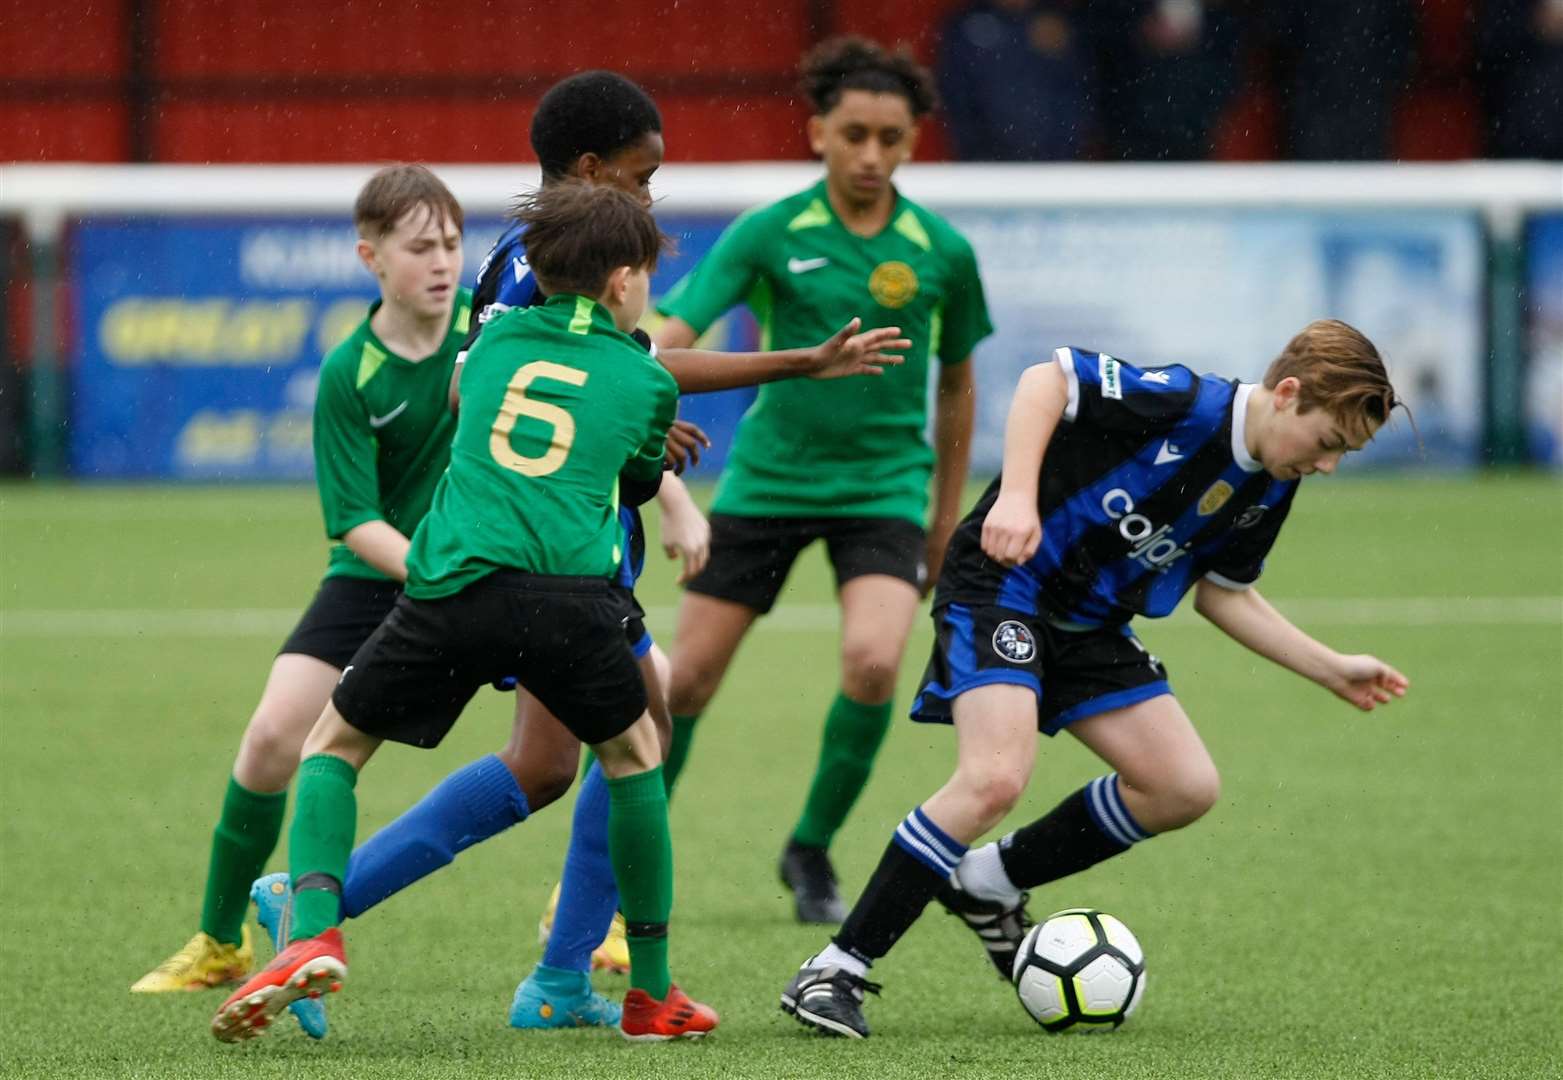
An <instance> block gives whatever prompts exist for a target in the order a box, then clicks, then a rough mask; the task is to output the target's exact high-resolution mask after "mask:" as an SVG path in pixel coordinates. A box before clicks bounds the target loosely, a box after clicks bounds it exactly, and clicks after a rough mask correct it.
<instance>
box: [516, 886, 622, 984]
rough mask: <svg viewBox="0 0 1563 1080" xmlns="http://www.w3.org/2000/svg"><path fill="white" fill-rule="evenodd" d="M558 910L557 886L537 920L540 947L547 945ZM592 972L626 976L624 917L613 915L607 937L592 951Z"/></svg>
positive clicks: (617, 914)
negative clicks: (609, 972) (608, 972)
mask: <svg viewBox="0 0 1563 1080" xmlns="http://www.w3.org/2000/svg"><path fill="white" fill-rule="evenodd" d="M558 909H559V886H558V885H555V886H554V891H553V892H552V893H551V894H549V897H548V906H547V907H546V908H544V909H543V915H542V918H540V919H538V920H537V941H538V944H540V945H545V946H546V945H547V944H548V939H549V937H550V936H552V934H553V931H554V913H555V912H556V911H558ZM592 970H593V971H611V972H615V973H616V974H619V975H626V974H628V973H629V970H630V943H629V942H628V941H627V940H626V939H625V937H624V916H623V915H622V914H619V913H617V912H615V913H614V916H613V923H612V925H610V926H609V927H608V936H607V937H605V938H603V939H602V944H601V945H599V946H597V947H596V948H595V949H593V950H592Z"/></svg>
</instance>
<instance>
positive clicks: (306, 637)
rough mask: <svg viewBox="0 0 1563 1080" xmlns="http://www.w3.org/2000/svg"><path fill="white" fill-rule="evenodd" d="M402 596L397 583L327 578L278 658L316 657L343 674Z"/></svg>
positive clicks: (284, 643) (368, 579) (279, 652)
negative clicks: (290, 656) (296, 655)
mask: <svg viewBox="0 0 1563 1080" xmlns="http://www.w3.org/2000/svg"><path fill="white" fill-rule="evenodd" d="M401 594H402V587H401V586H400V585H399V584H397V583H396V582H394V581H377V580H373V579H370V578H358V577H328V578H326V579H325V580H324V581H322V582H321V583H320V588H319V590H318V591H317V592H316V593H315V598H314V599H313V600H311V601H310V604H309V607H308V608H306V609H305V610H304V614H303V616H302V617H301V618H300V619H299V621H298V625H297V626H295V627H294V628H293V633H291V634H289V635H288V640H287V641H285V642H283V643H282V648H280V649H278V650H277V655H278V656H281V655H282V654H283V653H299V654H302V655H304V656H313V657H314V658H315V659H316V660H323V661H325V662H326V663H328V664H330V665H331V666H332V667H334V668H336V669H337V670H339V671H340V670H341V669H342V668H344V667H346V666H347V663H348V661H349V660H351V659H352V658H353V654H354V653H356V652H357V651H358V648H359V646H360V645H362V644H363V643H364V642H365V641H367V640H369V635H370V634H372V633H374V632H375V628H376V627H378V626H379V625H380V624H381V623H382V622H384V621H385V617H386V616H387V615H389V614H390V613H391V609H392V608H393V607H395V606H396V598H397V597H398V596H400V595H401Z"/></svg>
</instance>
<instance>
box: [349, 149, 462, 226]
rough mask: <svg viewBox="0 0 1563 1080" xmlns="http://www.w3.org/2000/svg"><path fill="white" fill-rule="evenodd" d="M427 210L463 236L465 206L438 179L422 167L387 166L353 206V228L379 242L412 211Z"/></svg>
mask: <svg viewBox="0 0 1563 1080" xmlns="http://www.w3.org/2000/svg"><path fill="white" fill-rule="evenodd" d="M420 206H424V207H427V208H428V210H429V213H431V214H433V215H435V217H437V218H438V219H439V220H440V221H441V222H442V223H443V222H446V221H449V222H451V223H452V224H454V225H455V226H456V231H457V232H460V231H461V230H462V228H463V227H464V225H465V220H466V219H465V216H464V215H463V214H462V212H461V204H460V203H459V202H457V201H456V196H454V195H452V194H451V193H450V188H448V187H446V186H445V184H444V182H443V181H441V180H440V178H439V177H438V176H435V175H434V173H433V172H431V171H430V170H429V169H428V168H426V167H425V166H422V165H387V166H386V167H385V168H383V169H381V170H379V171H378V172H376V173H375V174H374V175H373V176H371V177H370V178H369V182H368V183H366V184H365V185H364V186H363V188H362V189H361V190H360V191H359V192H358V199H357V200H356V201H355V202H354V203H353V224H354V225H356V226H358V235H359V236H362V237H363V238H364V239H365V240H379V239H380V238H381V237H383V236H385V234H386V233H388V232H390V231H391V230H392V229H394V228H396V223H397V222H398V221H400V220H402V218H403V217H404V216H405V215H406V214H407V213H408V212H409V211H411V210H414V209H416V208H417V207H420Z"/></svg>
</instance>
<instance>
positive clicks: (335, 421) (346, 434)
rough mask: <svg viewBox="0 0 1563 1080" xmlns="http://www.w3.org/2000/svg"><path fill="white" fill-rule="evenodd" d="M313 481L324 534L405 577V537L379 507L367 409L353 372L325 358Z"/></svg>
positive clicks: (318, 399)
mask: <svg viewBox="0 0 1563 1080" xmlns="http://www.w3.org/2000/svg"><path fill="white" fill-rule="evenodd" d="M314 443H315V482H316V484H317V486H318V487H319V490H320V506H321V511H322V513H323V514H324V516H325V521H326V535H328V536H330V537H331V538H332V539H333V540H340V541H342V542H343V543H344V544H346V545H347V546H348V548H349V550H351V551H352V552H353V554H354V555H357V556H358V557H359V558H360V559H362V560H363V561H364V562H366V563H368V564H369V565H370V566H372V567H374V568H375V569H376V570H378V571H380V573H382V574H384V575H386V576H387V577H389V578H392V579H394V580H396V581H406V580H407V549H408V548H409V547H410V546H411V544H410V542H409V541H408V539H407V537H405V536H403V535H402V534H401V533H400V532H398V531H397V529H396V528H395V527H394V526H392V525H391V524H390V523H388V522H387V521H386V520H385V515H384V513H383V512H382V511H381V509H380V482H379V473H378V470H377V469H376V468H375V460H376V450H375V443H374V434H373V431H372V429H371V428H370V427H369V414H368V410H367V409H366V407H365V406H364V402H363V399H362V398H361V397H359V395H358V393H357V391H356V389H355V388H354V386H353V380H352V374H351V372H349V370H348V369H347V368H346V367H345V366H342V365H333V364H330V363H328V364H327V365H326V366H325V367H324V368H323V369H322V370H321V374H320V389H319V392H318V393H317V394H316V396H315V423H314Z"/></svg>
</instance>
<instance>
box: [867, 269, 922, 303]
mask: <svg viewBox="0 0 1563 1080" xmlns="http://www.w3.org/2000/svg"><path fill="white" fill-rule="evenodd" d="M868 294H869V295H870V296H872V297H873V298H874V302H875V303H876V304H878V305H879V306H880V307H887V308H899V307H905V306H906V305H907V304H908V303H910V302H911V299H912V297H914V296H916V295H917V271H915V270H913V269H912V268H911V267H910V266H908V265H906V263H904V262H898V261H895V260H891V261H890V262H882V263H880V264H879V265H878V266H876V267H874V272H873V273H872V274H870V275H869V276H868Z"/></svg>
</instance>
